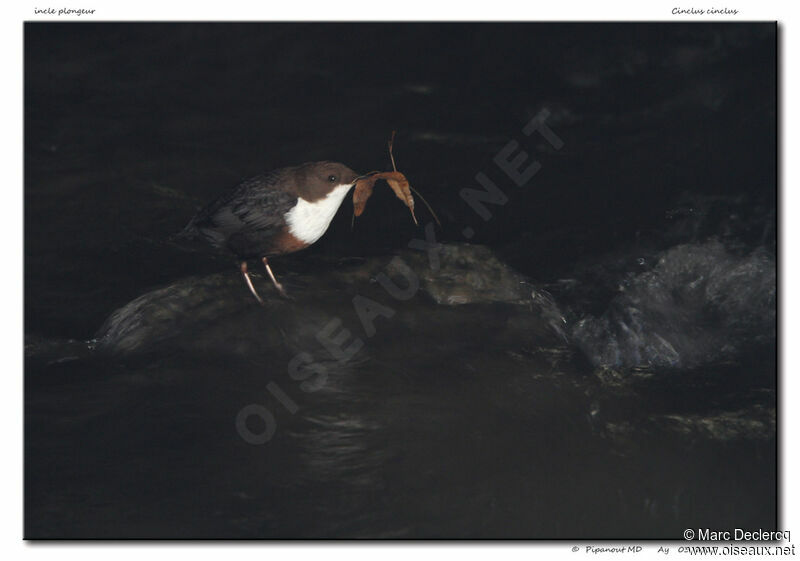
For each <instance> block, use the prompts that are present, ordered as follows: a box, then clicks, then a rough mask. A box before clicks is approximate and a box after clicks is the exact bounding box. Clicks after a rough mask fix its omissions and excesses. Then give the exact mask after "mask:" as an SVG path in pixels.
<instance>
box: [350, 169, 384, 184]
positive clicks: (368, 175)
mask: <svg viewBox="0 0 800 561" xmlns="http://www.w3.org/2000/svg"><path fill="white" fill-rule="evenodd" d="M376 173H380V172H379V171H371V172H369V173H365V174H364V175H359V176H358V177H356V178H355V179H354V180H353V184H355V183H356V182H357V181H358V180H360V179H366V178H367V177H371V176H373V175H375V174H376Z"/></svg>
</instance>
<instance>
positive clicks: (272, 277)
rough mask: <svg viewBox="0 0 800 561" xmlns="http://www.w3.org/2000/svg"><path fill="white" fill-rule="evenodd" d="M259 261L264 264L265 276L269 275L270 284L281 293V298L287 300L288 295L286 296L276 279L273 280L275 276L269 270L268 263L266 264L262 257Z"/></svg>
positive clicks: (265, 259)
mask: <svg viewBox="0 0 800 561" xmlns="http://www.w3.org/2000/svg"><path fill="white" fill-rule="evenodd" d="M261 261H262V262H263V263H264V267H265V268H266V269H267V274H268V275H269V278H271V279H272V284H274V285H275V288H277V289H278V292H280V293H281V296H283V297H284V298H288V297H289V295H288V294H286V291H285V290H284V289H283V285H282V284H281V283H279V282H278V279H276V278H275V275H273V274H272V269H270V268H269V263H268V262H267V258H266V257H262V258H261Z"/></svg>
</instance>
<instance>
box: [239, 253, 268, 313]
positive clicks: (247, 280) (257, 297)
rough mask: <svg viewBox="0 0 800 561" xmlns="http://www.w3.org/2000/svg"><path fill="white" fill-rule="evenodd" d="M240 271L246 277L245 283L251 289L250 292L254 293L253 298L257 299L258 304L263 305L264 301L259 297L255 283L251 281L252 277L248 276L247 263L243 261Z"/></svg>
mask: <svg viewBox="0 0 800 561" xmlns="http://www.w3.org/2000/svg"><path fill="white" fill-rule="evenodd" d="M239 269H240V270H241V271H242V276H243V277H244V282H246V283H247V288H249V289H250V292H252V293H253V296H255V297H256V300H258V303H259V304H263V303H264V301H263V300H262V299H261V296H259V295H258V292H256V289H255V287H254V286H253V281H251V280H250V275H248V274H247V261H242V263H241V265H240V266H239Z"/></svg>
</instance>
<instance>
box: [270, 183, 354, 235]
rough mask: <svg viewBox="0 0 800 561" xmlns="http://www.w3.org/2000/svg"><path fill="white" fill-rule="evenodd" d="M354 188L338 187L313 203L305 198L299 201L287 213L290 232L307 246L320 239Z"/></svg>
mask: <svg viewBox="0 0 800 561" xmlns="http://www.w3.org/2000/svg"><path fill="white" fill-rule="evenodd" d="M352 187H353V185H352V184H349V185H337V186H336V187H334V188H333V190H332V191H331V192H330V193H328V194H327V196H325V197H324V198H322V199H319V200H317V201H314V202H313V203H310V202H308V201H307V200H305V199H303V198H300V199H298V201H297V204H296V205H295V206H294V208H292V210H290V211H289V212H288V213H286V223H287V224H288V225H289V232H290V233H291V234H292V235H293V236H294V237H296V238H297V239H299V240H301V241H303V242H305V243H307V244H312V243H314V242H315V241H317V240H318V239H320V238H321V237H322V234H324V233H325V231H326V230H327V229H328V226H329V225H330V223H331V220H333V217H334V215H335V214H336V211H337V210H339V207H340V206H341V204H342V201H343V200H344V196H345V195H346V194H347V192H348V191H349V190H350V189H351V188H352Z"/></svg>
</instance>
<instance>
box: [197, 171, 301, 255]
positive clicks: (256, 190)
mask: <svg viewBox="0 0 800 561" xmlns="http://www.w3.org/2000/svg"><path fill="white" fill-rule="evenodd" d="M282 171H283V170H276V171H273V172H270V173H268V174H264V175H259V176H256V177H253V178H251V179H248V180H246V181H244V182H242V183H240V184H239V185H237V186H236V187H234V188H233V189H231V190H230V191H228V192H227V193H225V194H224V195H222V196H221V197H219V198H218V199H216V200H215V201H213V202H211V203H210V204H209V205H208V206H206V207H205V208H203V209H202V210H201V211H200V212H198V213H197V215H196V216H195V217H194V218H193V219H192V221H191V222H190V223H189V225H188V226H187V230H191V231H192V232H193V233H198V234H201V235H202V236H203V237H205V238H206V239H207V240H208V241H209V242H210V243H212V244H213V245H215V246H217V247H224V246H226V245H227V244H228V242H229V240H231V238H232V237H235V238H236V239H238V240H244V239H247V240H249V241H250V242H256V243H257V240H258V239H259V238H263V239H265V240H266V239H269V238H270V237H271V236H273V235H275V234H277V233H278V232H280V230H281V229H282V228H283V226H284V220H283V216H284V215H285V214H286V213H287V212H288V211H289V210H290V209H291V208H292V207H293V206H295V205H296V204H297V196H296V195H293V194H291V193H287V192H286V191H284V190H282V189H277V188H275V185H276V184H277V183H278V182H279V181H280V179H281V175H282ZM230 249H234V251H235V250H236V248H230Z"/></svg>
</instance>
